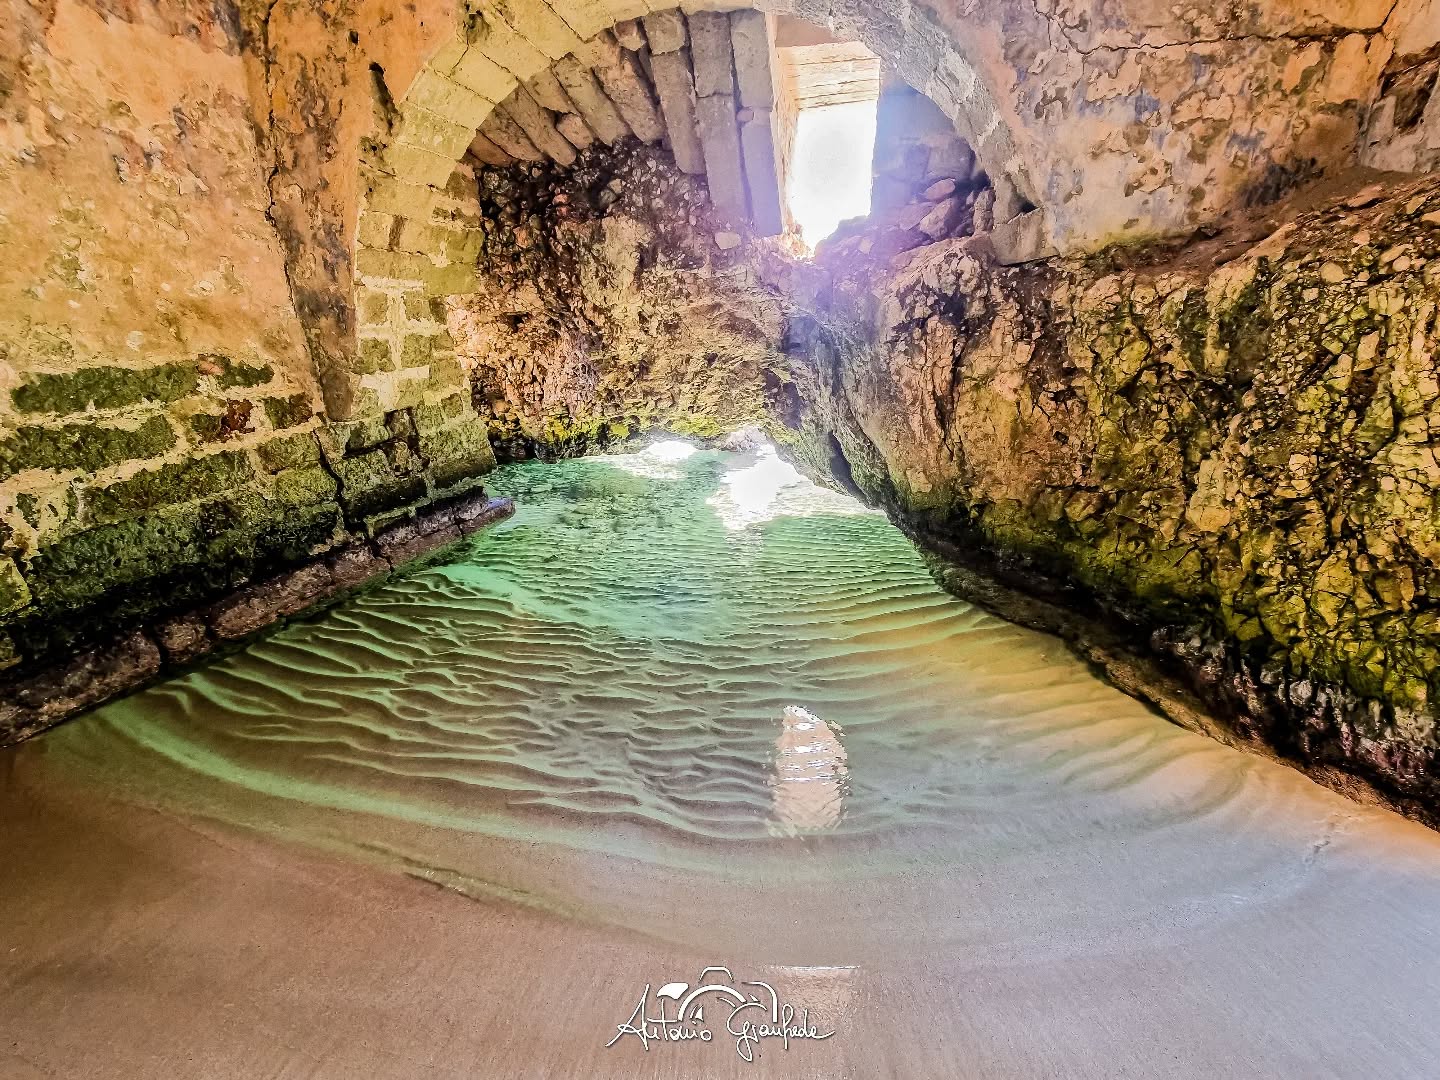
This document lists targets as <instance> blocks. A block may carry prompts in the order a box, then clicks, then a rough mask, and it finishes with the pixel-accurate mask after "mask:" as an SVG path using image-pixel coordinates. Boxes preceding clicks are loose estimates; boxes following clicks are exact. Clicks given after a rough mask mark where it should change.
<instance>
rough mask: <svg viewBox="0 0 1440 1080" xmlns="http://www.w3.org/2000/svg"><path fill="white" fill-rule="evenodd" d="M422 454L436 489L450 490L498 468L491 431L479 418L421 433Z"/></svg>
mask: <svg viewBox="0 0 1440 1080" xmlns="http://www.w3.org/2000/svg"><path fill="white" fill-rule="evenodd" d="M420 453H421V454H423V455H424V456H425V459H426V461H428V462H429V463H430V477H431V480H432V482H433V483H434V484H435V486H436V488H448V487H450V486H451V485H452V484H455V483H457V482H458V481H460V480H464V479H467V478H469V477H473V476H482V475H484V474H485V473H487V472H489V471H490V470H491V469H493V468H495V453H494V451H493V450H491V448H490V435H489V429H488V428H487V426H486V424H485V422H484V421H483V420H479V419H476V420H472V421H469V422H468V423H462V424H459V425H457V426H455V427H451V428H444V429H442V430H440V431H435V432H429V433H422V434H421V436H420Z"/></svg>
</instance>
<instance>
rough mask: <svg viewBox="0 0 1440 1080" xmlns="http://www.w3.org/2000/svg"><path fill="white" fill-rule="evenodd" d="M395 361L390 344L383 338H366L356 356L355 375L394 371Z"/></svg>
mask: <svg viewBox="0 0 1440 1080" xmlns="http://www.w3.org/2000/svg"><path fill="white" fill-rule="evenodd" d="M394 369H395V359H394V357H393V356H392V355H391V353H390V342H388V341H386V340H385V339H383V338H364V339H363V340H362V341H361V342H360V348H359V349H358V350H357V351H356V354H355V374H357V375H372V374H374V373H375V372H377V371H393V370H394Z"/></svg>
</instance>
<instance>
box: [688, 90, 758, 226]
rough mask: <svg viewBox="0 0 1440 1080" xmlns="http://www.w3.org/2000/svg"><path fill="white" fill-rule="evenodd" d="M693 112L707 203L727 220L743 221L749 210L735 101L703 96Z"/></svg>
mask: <svg viewBox="0 0 1440 1080" xmlns="http://www.w3.org/2000/svg"><path fill="white" fill-rule="evenodd" d="M695 111H696V114H697V117H698V119H699V122H700V142H701V144H702V145H703V146H704V148H705V178H706V181H707V183H708V184H709V186H710V201H711V202H713V203H714V204H715V208H716V209H717V210H719V211H720V213H722V214H724V215H725V216H726V217H728V218H730V220H731V221H737V222H738V221H744V220H745V219H746V218H747V217H748V216H749V207H748V205H747V200H746V197H745V172H744V169H743V167H742V166H741V156H740V132H739V129H738V128H737V125H736V120H735V99H734V98H732V97H730V95H728V94H717V95H715V96H713V97H703V98H701V99H700V100H699V101H698V102H697V103H696V107H695Z"/></svg>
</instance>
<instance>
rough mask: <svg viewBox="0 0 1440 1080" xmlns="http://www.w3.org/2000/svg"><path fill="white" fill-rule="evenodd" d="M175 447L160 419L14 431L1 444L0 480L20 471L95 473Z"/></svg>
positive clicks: (1, 440) (167, 428) (170, 431)
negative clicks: (128, 424)
mask: <svg viewBox="0 0 1440 1080" xmlns="http://www.w3.org/2000/svg"><path fill="white" fill-rule="evenodd" d="M174 445H175V432H174V430H173V429H172V428H171V427H170V424H169V422H168V421H167V420H166V419H165V418H164V417H163V416H152V417H150V419H148V420H146V421H145V422H144V423H142V424H141V425H139V426H138V427H136V428H121V427H109V426H106V425H103V424H65V425H62V426H60V427H22V428H17V429H16V430H15V431H14V432H12V433H11V434H10V435H8V436H6V437H5V438H4V439H0V480H3V479H4V478H6V477H8V476H13V475H14V474H15V473H17V472H20V471H22V470H24V469H76V470H79V471H80V472H98V471H99V470H101V469H104V468H106V467H108V466H111V465H118V464H119V463H120V462H122V461H129V460H132V459H136V458H140V459H144V458H152V457H159V456H160V455H161V454H163V453H165V452H166V451H167V450H169V449H170V448H171V447H173V446H174Z"/></svg>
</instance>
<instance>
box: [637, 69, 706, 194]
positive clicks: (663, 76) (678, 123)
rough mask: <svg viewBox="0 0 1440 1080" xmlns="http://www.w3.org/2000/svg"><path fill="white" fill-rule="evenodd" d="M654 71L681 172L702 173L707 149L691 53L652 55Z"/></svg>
mask: <svg viewBox="0 0 1440 1080" xmlns="http://www.w3.org/2000/svg"><path fill="white" fill-rule="evenodd" d="M650 67H651V74H652V75H653V76H654V79H655V89H656V92H657V93H658V94H659V95H660V109H661V112H662V113H663V114H664V116H665V130H666V131H667V132H668V133H669V135H670V149H671V150H672V151H673V153H674V154H675V164H676V165H678V166H679V167H680V171H681V172H685V173H689V174H690V175H691V176H699V175H701V174H702V173H704V171H705V150H704V148H703V146H702V145H701V143H700V128H699V122H698V121H697V119H696V117H695V87H694V84H693V83H692V82H691V81H690V54H689V53H688V52H687V51H685V50H684V49H681V50H679V51H678V52H667V53H661V54H659V55H657V56H654V57H652V58H651V65H650Z"/></svg>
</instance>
